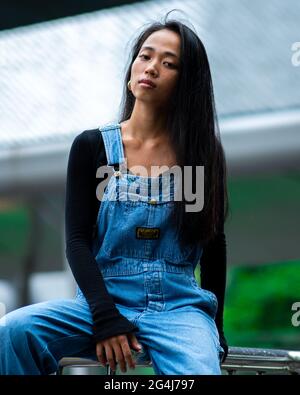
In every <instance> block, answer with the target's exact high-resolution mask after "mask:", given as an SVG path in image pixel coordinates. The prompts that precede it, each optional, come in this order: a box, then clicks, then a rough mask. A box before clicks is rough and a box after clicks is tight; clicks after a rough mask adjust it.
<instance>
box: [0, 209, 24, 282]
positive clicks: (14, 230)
mask: <svg viewBox="0 0 300 395" xmlns="http://www.w3.org/2000/svg"><path fill="white" fill-rule="evenodd" d="M29 229H30V218H29V212H28V210H27V209H26V208H25V207H21V206H20V207H15V208H10V209H8V210H6V211H1V212H0V234H1V237H0V257H1V255H10V256H11V257H12V258H14V257H22V256H24V254H25V252H26V246H27V242H28V235H29ZM3 262H4V260H3V259H0V265H1V263H2V264H3ZM0 277H1V275H0Z"/></svg>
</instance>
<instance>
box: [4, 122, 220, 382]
mask: <svg viewBox="0 0 300 395" xmlns="http://www.w3.org/2000/svg"><path fill="white" fill-rule="evenodd" d="M99 129H100V130H99V133H100V132H101V133H102V137H103V141H104V146H105V150H106V157H107V161H108V163H107V171H108V173H110V176H109V177H108V179H107V181H108V183H107V185H104V184H103V185H102V186H101V188H102V192H103V191H104V193H99V191H98V189H97V196H98V198H99V197H100V199H101V204H100V207H99V212H98V217H97V224H96V225H97V232H96V238H95V240H94V245H93V252H94V256H95V258H96V261H97V265H98V267H99V270H101V272H102V275H103V278H104V280H105V284H106V287H107V290H108V291H109V293H110V294H111V295H112V296H113V299H114V302H115V305H116V307H117V308H118V309H119V311H120V313H121V314H123V315H124V316H125V317H126V318H127V319H129V320H130V321H131V322H132V323H133V324H135V325H136V326H137V327H138V328H139V331H137V332H135V335H136V337H137V339H138V341H139V343H140V344H141V345H142V346H143V353H142V354H141V355H140V356H139V358H140V359H141V360H142V359H143V358H151V360H152V365H153V369H154V373H155V374H158V375H159V374H170V375H172V374H174V375H177V374H178V375H179V374H184V375H186V374H195V375H198V374H220V373H221V370H220V359H221V357H222V354H223V351H224V350H223V349H222V347H221V346H220V343H219V336H218V331H217V328H216V325H215V321H214V318H215V314H216V311H217V299H216V296H215V295H214V294H213V293H212V292H210V291H207V290H204V289H202V288H200V287H199V286H198V284H197V282H196V280H195V277H194V269H195V267H196V265H197V263H198V262H199V259H200V258H201V254H202V248H201V246H193V245H190V246H183V245H181V244H180V243H179V240H178V238H177V235H176V233H175V230H174V227H173V226H172V225H171V221H170V215H171V210H172V207H173V204H174V196H175V191H176V185H175V182H174V179H175V178H174V177H173V176H172V172H170V171H169V170H168V171H166V172H164V173H162V174H160V175H159V176H158V177H143V176H139V175H135V174H133V173H131V172H130V171H127V169H126V168H125V166H124V162H125V158H124V150H123V142H122V135H121V129H120V124H118V123H116V124H114V123H110V124H108V125H106V126H103V127H101V128H99ZM166 181H167V182H166ZM100 184H101V183H100ZM98 188H99V190H100V186H99V185H98ZM92 324H93V323H92V317H91V314H90V312H89V307H88V304H87V302H86V300H85V298H84V296H83V294H82V292H81V290H80V289H79V288H78V291H77V295H76V298H75V299H63V300H53V301H48V302H42V303H37V304H34V305H31V306H26V307H23V308H21V309H18V310H16V311H14V312H11V313H9V314H7V315H6V316H5V317H3V318H2V319H1V320H0V335H1V336H0V347H2V348H1V349H0V350H1V351H0V374H49V373H51V372H53V371H55V370H56V366H57V361H58V360H59V359H60V358H61V357H63V356H71V355H77V356H83V357H92V358H93V357H95V350H94V348H95V347H94V346H93V347H92V342H91V336H90V335H91V334H92ZM24 332H26V334H25V333H24ZM28 334H30V336H29V335H28ZM32 339H34V340H32ZM32 345H34V347H35V350H32ZM37 356H38V357H37Z"/></svg>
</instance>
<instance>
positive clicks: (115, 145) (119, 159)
mask: <svg viewBox="0 0 300 395" xmlns="http://www.w3.org/2000/svg"><path fill="white" fill-rule="evenodd" d="M99 130H100V132H101V134H102V138H103V142H104V147H105V152H106V157H107V166H114V168H115V169H116V168H118V169H119V164H121V163H124V162H125V158H124V151H123V143H122V135H121V129H120V125H119V124H118V123H110V124H108V125H105V126H100V127H99Z"/></svg>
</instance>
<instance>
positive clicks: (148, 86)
mask: <svg viewBox="0 0 300 395" xmlns="http://www.w3.org/2000/svg"><path fill="white" fill-rule="evenodd" d="M140 85H142V86H144V87H145V88H150V89H154V86H152V85H150V84H148V82H140Z"/></svg>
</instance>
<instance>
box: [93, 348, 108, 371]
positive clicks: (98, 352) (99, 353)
mask: <svg viewBox="0 0 300 395" xmlns="http://www.w3.org/2000/svg"><path fill="white" fill-rule="evenodd" d="M96 355H97V358H98V361H99V362H100V363H101V364H102V365H103V366H104V367H105V366H106V364H107V359H106V355H105V348H104V345H103V344H102V343H100V342H98V343H97V346H96Z"/></svg>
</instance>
